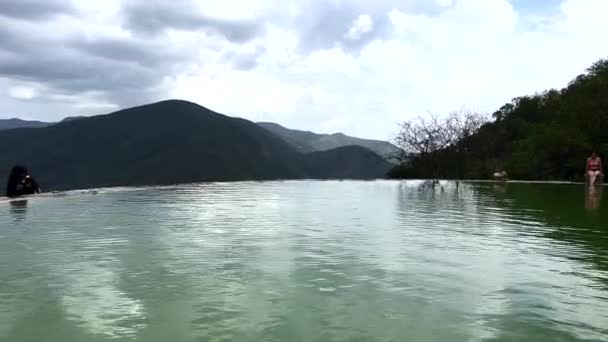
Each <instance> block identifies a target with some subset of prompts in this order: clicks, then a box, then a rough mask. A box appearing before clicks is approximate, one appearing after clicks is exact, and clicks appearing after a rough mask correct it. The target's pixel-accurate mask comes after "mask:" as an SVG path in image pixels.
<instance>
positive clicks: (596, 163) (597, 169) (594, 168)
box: [585, 152, 604, 185]
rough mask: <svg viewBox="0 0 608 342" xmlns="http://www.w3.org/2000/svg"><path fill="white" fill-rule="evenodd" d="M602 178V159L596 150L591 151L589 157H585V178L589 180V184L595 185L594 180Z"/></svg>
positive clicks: (597, 180)
mask: <svg viewBox="0 0 608 342" xmlns="http://www.w3.org/2000/svg"><path fill="white" fill-rule="evenodd" d="M603 178H604V170H603V169H602V160H601V159H600V157H599V156H598V155H597V153H596V152H593V153H591V157H589V158H587V168H586V172H585V179H586V180H587V182H589V185H595V184H596V182H601V181H602V180H603Z"/></svg>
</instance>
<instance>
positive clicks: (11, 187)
mask: <svg viewBox="0 0 608 342" xmlns="http://www.w3.org/2000/svg"><path fill="white" fill-rule="evenodd" d="M38 193H40V186H39V185H38V182H37V181H36V180H35V179H34V177H32V176H31V175H30V173H29V171H28V170H27V168H25V167H24V166H21V165H15V166H14V167H13V169H12V170H11V173H10V175H9V176H8V182H7V184H6V196H7V197H19V196H24V195H33V194H38Z"/></svg>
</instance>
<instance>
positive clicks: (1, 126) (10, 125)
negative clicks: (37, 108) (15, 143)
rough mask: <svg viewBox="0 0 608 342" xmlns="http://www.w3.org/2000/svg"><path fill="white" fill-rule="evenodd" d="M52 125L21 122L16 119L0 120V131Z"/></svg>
mask: <svg viewBox="0 0 608 342" xmlns="http://www.w3.org/2000/svg"><path fill="white" fill-rule="evenodd" d="M49 125H52V123H49V122H42V121H31V120H21V119H17V118H12V119H0V130H6V129H16V128H40V127H46V126H49Z"/></svg>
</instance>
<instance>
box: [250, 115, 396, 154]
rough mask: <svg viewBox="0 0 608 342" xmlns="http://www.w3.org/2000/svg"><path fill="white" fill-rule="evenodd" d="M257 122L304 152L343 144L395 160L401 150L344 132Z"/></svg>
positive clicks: (332, 147)
mask: <svg viewBox="0 0 608 342" xmlns="http://www.w3.org/2000/svg"><path fill="white" fill-rule="evenodd" d="M257 124H258V125H260V126H262V127H264V128H265V129H267V130H269V131H271V132H272V133H274V134H276V135H278V136H279V137H281V138H282V139H283V140H285V141H286V142H288V143H289V144H291V145H292V146H293V147H295V148H296V149H298V150H299V151H300V152H303V153H310V152H317V151H328V150H332V149H335V148H338V147H343V146H362V147H365V148H367V149H369V150H372V151H374V152H376V153H377V154H379V155H380V156H382V157H384V158H386V159H388V160H393V159H394V158H395V157H396V156H398V155H399V151H400V149H399V148H398V147H396V146H395V145H393V144H391V143H389V142H387V141H381V140H370V139H361V138H356V137H351V136H348V135H345V134H343V133H334V134H317V133H313V132H309V131H300V130H295V129H289V128H285V127H283V126H281V125H279V124H276V123H273V122H258V123H257Z"/></svg>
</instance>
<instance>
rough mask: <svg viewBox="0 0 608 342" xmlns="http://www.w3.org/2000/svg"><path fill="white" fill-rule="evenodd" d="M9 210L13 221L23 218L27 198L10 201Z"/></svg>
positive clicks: (25, 212) (19, 220)
mask: <svg viewBox="0 0 608 342" xmlns="http://www.w3.org/2000/svg"><path fill="white" fill-rule="evenodd" d="M10 212H11V215H12V216H13V220H14V221H15V222H21V221H23V220H25V216H26V214H27V200H26V199H24V200H16V201H10Z"/></svg>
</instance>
